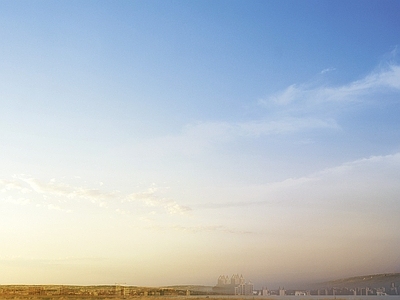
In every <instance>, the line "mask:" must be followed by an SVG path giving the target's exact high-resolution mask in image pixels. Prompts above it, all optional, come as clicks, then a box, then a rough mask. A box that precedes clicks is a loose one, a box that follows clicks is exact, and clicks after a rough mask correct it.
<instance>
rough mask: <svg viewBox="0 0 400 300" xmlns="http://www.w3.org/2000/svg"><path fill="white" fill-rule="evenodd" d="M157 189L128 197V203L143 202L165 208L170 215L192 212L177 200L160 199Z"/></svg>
mask: <svg viewBox="0 0 400 300" xmlns="http://www.w3.org/2000/svg"><path fill="white" fill-rule="evenodd" d="M157 190H158V189H157V188H154V187H153V188H150V189H148V191H146V192H142V193H133V194H130V195H129V196H128V197H127V199H126V200H127V201H129V202H132V201H138V200H139V201H141V202H143V203H144V204H145V205H147V206H150V207H163V208H164V209H165V211H167V212H168V213H169V214H185V213H187V212H189V211H191V208H190V207H188V206H184V205H180V204H178V203H177V202H176V201H175V200H172V199H167V198H159V197H158V196H157Z"/></svg>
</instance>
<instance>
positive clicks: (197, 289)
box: [162, 285, 213, 295]
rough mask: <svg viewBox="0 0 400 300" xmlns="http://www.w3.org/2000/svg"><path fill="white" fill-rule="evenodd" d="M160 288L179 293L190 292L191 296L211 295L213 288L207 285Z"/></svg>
mask: <svg viewBox="0 0 400 300" xmlns="http://www.w3.org/2000/svg"><path fill="white" fill-rule="evenodd" d="M162 288H169V289H174V290H179V291H190V293H191V294H200V295H204V294H212V293H213V287H212V286H208V285H171V286H163V287H162Z"/></svg>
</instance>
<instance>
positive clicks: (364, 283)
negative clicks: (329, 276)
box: [315, 273, 400, 288]
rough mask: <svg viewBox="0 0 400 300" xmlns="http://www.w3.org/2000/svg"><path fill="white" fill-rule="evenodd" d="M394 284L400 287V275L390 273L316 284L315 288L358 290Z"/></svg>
mask: <svg viewBox="0 0 400 300" xmlns="http://www.w3.org/2000/svg"><path fill="white" fill-rule="evenodd" d="M392 282H394V283H395V284H396V286H399V285H400V273H389V274H375V275H364V276H356V277H350V278H344V279H337V280H332V281H327V282H321V283H317V284H315V287H319V288H333V287H338V288H343V287H347V288H356V287H372V288H379V287H390V285H391V283H392Z"/></svg>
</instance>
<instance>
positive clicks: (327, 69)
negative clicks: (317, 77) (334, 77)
mask: <svg viewBox="0 0 400 300" xmlns="http://www.w3.org/2000/svg"><path fill="white" fill-rule="evenodd" d="M335 70H336V68H332V67H331V68H326V69H323V70H322V71H321V72H320V74H325V73H328V72H332V71H335Z"/></svg>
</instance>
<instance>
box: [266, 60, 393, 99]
mask: <svg viewBox="0 0 400 300" xmlns="http://www.w3.org/2000/svg"><path fill="white" fill-rule="evenodd" d="M398 90H400V66H398V65H394V64H392V65H389V66H387V67H386V68H384V69H379V70H378V71H375V72H373V73H371V74H369V75H368V76H366V77H364V78H362V79H360V80H357V81H354V82H351V83H349V84H346V85H342V86H336V87H332V86H317V87H310V85H309V84H293V85H291V86H289V87H288V88H287V89H285V90H284V91H281V92H278V93H277V94H275V95H272V96H271V97H269V98H267V99H266V100H261V101H260V103H262V104H264V105H270V104H271V103H275V104H278V105H289V104H290V105H292V104H294V103H302V104H311V103H312V104H321V103H326V102H334V101H336V102H337V101H360V100H361V97H362V96H365V95H370V94H376V93H385V92H391V91H398Z"/></svg>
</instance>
